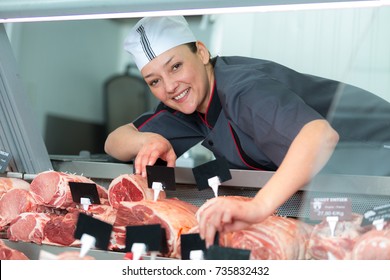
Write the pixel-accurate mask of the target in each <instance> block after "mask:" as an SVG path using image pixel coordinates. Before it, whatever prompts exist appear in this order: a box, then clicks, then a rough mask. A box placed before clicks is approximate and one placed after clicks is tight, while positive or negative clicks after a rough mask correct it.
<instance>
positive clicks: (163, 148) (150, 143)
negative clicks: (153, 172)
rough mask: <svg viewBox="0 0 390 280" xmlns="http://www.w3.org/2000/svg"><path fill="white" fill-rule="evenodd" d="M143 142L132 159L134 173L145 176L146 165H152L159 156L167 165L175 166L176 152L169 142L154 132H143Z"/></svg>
mask: <svg viewBox="0 0 390 280" xmlns="http://www.w3.org/2000/svg"><path fill="white" fill-rule="evenodd" d="M142 138H143V139H144V140H143V143H142V146H141V148H140V150H139V151H138V154H137V156H136V157H135V160H134V169H135V173H136V174H141V175H142V177H146V166H147V165H154V164H155V163H156V161H157V159H159V158H161V159H162V160H164V161H166V162H167V166H168V167H175V163H176V158H177V157H176V154H175V151H174V150H173V147H172V145H171V143H170V142H169V141H168V140H167V139H165V138H164V137H162V136H161V135H159V134H156V133H148V132H145V133H143V136H142Z"/></svg>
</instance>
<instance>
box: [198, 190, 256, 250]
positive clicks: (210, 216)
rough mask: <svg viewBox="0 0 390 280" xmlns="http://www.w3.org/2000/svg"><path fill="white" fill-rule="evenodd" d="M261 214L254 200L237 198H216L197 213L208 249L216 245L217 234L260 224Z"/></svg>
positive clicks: (200, 229) (200, 231) (200, 230)
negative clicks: (256, 223)
mask: <svg viewBox="0 0 390 280" xmlns="http://www.w3.org/2000/svg"><path fill="white" fill-rule="evenodd" d="M260 213H261V211H260V209H259V207H258V206H257V205H256V203H255V201H254V200H253V199H249V198H244V197H243V198H242V199H240V198H237V197H216V198H213V199H210V200H208V201H207V202H206V203H205V204H203V205H202V206H201V207H200V208H199V210H198V212H197V213H196V215H197V218H198V221H199V234H200V237H201V238H202V239H204V240H205V242H206V247H209V246H211V245H212V244H213V243H214V238H215V234H216V232H220V233H224V232H230V231H236V230H240V229H245V228H247V227H249V226H250V225H251V224H253V223H255V222H260V221H261V220H262V219H261V216H260V215H259V214H260Z"/></svg>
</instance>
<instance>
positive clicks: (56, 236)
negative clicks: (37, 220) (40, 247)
mask: <svg viewBox="0 0 390 280" xmlns="http://www.w3.org/2000/svg"><path fill="white" fill-rule="evenodd" d="M78 215H79V212H76V211H75V212H69V213H67V214H66V215H64V216H62V215H59V216H54V217H52V218H51V219H50V221H48V222H47V223H46V225H45V227H44V229H43V230H44V234H45V240H44V242H43V243H45V244H52V245H62V246H74V245H79V244H80V242H79V241H77V240H76V239H75V238H74V232H75V230H76V224H77V219H78Z"/></svg>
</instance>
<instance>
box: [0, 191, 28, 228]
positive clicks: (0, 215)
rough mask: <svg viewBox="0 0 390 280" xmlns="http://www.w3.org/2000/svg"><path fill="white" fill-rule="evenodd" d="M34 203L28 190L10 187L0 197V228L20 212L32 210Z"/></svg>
mask: <svg viewBox="0 0 390 280" xmlns="http://www.w3.org/2000/svg"><path fill="white" fill-rule="evenodd" d="M34 209H36V203H35V201H34V199H33V197H32V195H31V193H30V192H29V191H26V190H24V189H12V190H10V191H8V192H7V193H5V194H4V195H3V196H2V197H1V198H0V229H3V228H4V227H5V226H6V225H8V224H9V223H10V222H11V221H12V220H13V219H15V218H16V217H17V216H18V215H19V214H20V213H23V212H29V211H34Z"/></svg>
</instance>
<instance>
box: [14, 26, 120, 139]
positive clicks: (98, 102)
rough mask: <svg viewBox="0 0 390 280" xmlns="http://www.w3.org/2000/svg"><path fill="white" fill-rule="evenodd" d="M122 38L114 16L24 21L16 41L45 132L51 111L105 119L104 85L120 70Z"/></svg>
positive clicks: (17, 53)
mask: <svg viewBox="0 0 390 280" xmlns="http://www.w3.org/2000/svg"><path fill="white" fill-rule="evenodd" d="M13 30H15V28H13ZM119 36H120V33H119V32H118V28H117V25H116V23H115V22H113V21H109V20H94V21H66V22H39V23H23V24H21V26H20V27H19V31H18V32H17V36H16V37H17V44H15V41H14V40H12V39H11V43H12V44H13V46H14V50H15V52H16V53H15V55H16V58H17V61H18V64H19V65H18V66H19V68H20V73H21V76H22V79H23V81H24V84H25V87H26V89H27V93H28V95H29V98H30V99H31V105H32V106H33V108H34V111H35V113H36V115H37V118H38V123H39V124H40V130H41V131H42V133H43V132H44V128H45V117H46V115H47V114H51V113H53V114H56V115H61V116H68V117H70V116H71V117H73V118H78V119H81V120H84V121H91V122H95V123H101V122H103V104H102V101H103V99H102V83H103V81H104V80H105V79H106V78H107V77H108V76H110V75H112V74H113V73H115V72H116V71H118V70H117V68H118V63H119V62H118V55H117V53H118V52H119V50H118V44H117V41H118V40H119Z"/></svg>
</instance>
